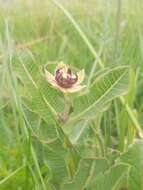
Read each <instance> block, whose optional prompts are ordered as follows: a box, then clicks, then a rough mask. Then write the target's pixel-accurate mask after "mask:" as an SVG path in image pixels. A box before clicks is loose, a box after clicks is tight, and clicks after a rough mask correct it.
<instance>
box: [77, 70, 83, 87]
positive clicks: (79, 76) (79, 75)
mask: <svg viewBox="0 0 143 190" xmlns="http://www.w3.org/2000/svg"><path fill="white" fill-rule="evenodd" d="M77 76H78V81H77V83H76V84H80V83H82V82H83V80H84V77H85V72H84V69H82V70H80V71H79V72H78V73H77Z"/></svg>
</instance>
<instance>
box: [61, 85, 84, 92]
mask: <svg viewBox="0 0 143 190" xmlns="http://www.w3.org/2000/svg"><path fill="white" fill-rule="evenodd" d="M85 87H86V86H85V85H76V86H73V87H72V88H67V89H65V90H66V93H74V92H78V91H80V90H82V89H83V88H85Z"/></svg>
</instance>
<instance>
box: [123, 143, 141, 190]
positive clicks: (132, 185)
mask: <svg viewBox="0 0 143 190" xmlns="http://www.w3.org/2000/svg"><path fill="white" fill-rule="evenodd" d="M120 161H121V162H124V163H127V164H129V165H130V171H129V176H128V188H129V190H137V189H138V190H141V189H143V180H142V179H143V141H139V140H138V141H137V142H136V143H134V144H133V145H131V146H130V148H129V149H128V151H127V152H126V153H124V154H123V155H122V156H121V158H120Z"/></svg>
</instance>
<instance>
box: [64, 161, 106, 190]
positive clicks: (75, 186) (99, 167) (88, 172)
mask: <svg viewBox="0 0 143 190" xmlns="http://www.w3.org/2000/svg"><path fill="white" fill-rule="evenodd" d="M107 167H108V164H107V161H106V160H104V159H94V158H93V159H90V158H87V159H82V160H81V161H80V164H79V167H78V169H77V172H76V174H75V176H74V179H73V180H72V181H69V182H67V183H65V184H64V185H63V187H62V189H61V190H67V189H68V190H84V189H85V188H86V187H89V186H90V185H91V183H92V182H93V180H94V178H95V177H96V176H98V175H100V174H101V173H102V172H104V171H105V170H106V169H107Z"/></svg>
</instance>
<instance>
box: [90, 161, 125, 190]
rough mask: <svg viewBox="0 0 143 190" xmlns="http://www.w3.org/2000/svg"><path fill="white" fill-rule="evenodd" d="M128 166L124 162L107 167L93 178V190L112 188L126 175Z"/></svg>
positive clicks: (111, 189) (112, 189)
mask: <svg viewBox="0 0 143 190" xmlns="http://www.w3.org/2000/svg"><path fill="white" fill-rule="evenodd" d="M127 171H128V166H127V165H125V164H118V165H114V166H113V167H111V168H110V169H108V170H107V171H106V172H105V173H104V174H101V175H100V176H98V177H97V178H96V179H95V183H94V186H93V187H92V189H93V190H95V189H96V190H107V189H108V190H114V189H115V188H116V187H117V186H118V185H119V184H120V183H122V180H123V178H124V177H125V176H126V174H127Z"/></svg>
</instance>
